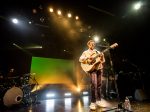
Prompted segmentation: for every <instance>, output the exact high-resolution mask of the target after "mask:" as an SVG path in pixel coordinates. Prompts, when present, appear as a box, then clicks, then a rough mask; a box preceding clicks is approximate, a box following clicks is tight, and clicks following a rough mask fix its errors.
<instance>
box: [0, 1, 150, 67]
mask: <svg viewBox="0 0 150 112" xmlns="http://www.w3.org/2000/svg"><path fill="white" fill-rule="evenodd" d="M134 2H136V1H135V0H111V1H110V0H84V1H81V0H80V1H79V0H74V1H73V0H24V1H22V0H13V1H12V0H11V1H10V0H1V4H0V25H1V27H0V33H1V38H0V47H1V48H0V50H1V52H2V55H1V60H3V59H2V58H4V57H7V58H9V57H10V53H11V55H12V54H13V55H12V56H14V57H15V56H16V55H15V54H16V53H18V52H24V53H25V54H27V55H30V56H40V57H56V58H67V59H77V58H78V57H79V55H80V53H81V52H82V51H83V50H84V49H85V45H86V42H87V40H88V39H90V38H89V36H92V35H93V34H98V35H101V36H102V37H104V38H106V39H107V41H108V42H109V43H110V44H112V43H115V42H117V43H118V44H119V46H118V48H116V49H115V50H113V51H112V52H111V53H112V59H113V60H114V64H116V65H117V64H120V63H123V62H122V61H123V60H128V63H130V64H131V65H133V64H134V65H136V66H137V67H140V68H142V69H146V70H148V66H147V65H148V64H149V63H148V59H149V55H148V48H149V46H148V45H149V43H148V38H149V37H150V34H149V29H150V28H149V27H150V23H149V19H150V2H149V1H148V0H143V1H142V2H143V3H144V5H143V7H142V9H140V10H139V11H137V12H133V11H131V4H132V3H134ZM49 6H53V7H54V8H56V9H58V8H60V9H62V10H63V11H64V12H65V13H66V12H67V11H71V12H72V13H73V14H77V15H78V16H79V17H80V22H81V23H82V24H81V25H80V26H79V27H74V24H75V20H73V19H72V20H70V21H71V28H72V29H73V31H74V33H73V34H72V35H71V36H70V35H69V34H68V32H67V30H66V29H64V28H63V27H62V28H61V27H59V28H58V27H57V26H58V24H59V22H60V23H61V21H59V22H57V24H55V23H53V21H52V17H51V15H50V13H49V12H48V9H47V8H48V7H49ZM33 10H34V11H36V12H33ZM11 17H17V18H19V19H21V22H22V24H23V26H19V25H18V26H17V25H14V24H12V23H11V21H10V18H11ZM29 21H31V22H32V24H28V22H29ZM13 43H15V45H14V44H13ZM99 44H102V43H99ZM35 45H40V46H42V47H43V48H42V49H29V48H28V47H29V46H35ZM16 60H17V59H16ZM3 63H5V62H3ZM8 63H9V62H8ZM118 66H119V65H118Z"/></svg>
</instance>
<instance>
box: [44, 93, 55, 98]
mask: <svg viewBox="0 0 150 112" xmlns="http://www.w3.org/2000/svg"><path fill="white" fill-rule="evenodd" d="M46 97H47V98H53V97H55V94H54V93H48V94H46Z"/></svg>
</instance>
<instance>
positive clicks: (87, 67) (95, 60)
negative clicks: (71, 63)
mask: <svg viewBox="0 0 150 112" xmlns="http://www.w3.org/2000/svg"><path fill="white" fill-rule="evenodd" d="M117 46H118V44H117V43H114V44H112V45H111V46H109V47H108V48H106V49H104V50H103V51H101V53H97V54H96V55H94V56H92V60H90V59H89V58H88V59H87V61H86V63H83V62H82V63H81V68H82V69H83V70H84V71H85V72H90V71H92V70H94V68H96V67H97V66H98V65H99V64H100V63H101V60H100V57H101V55H102V53H105V52H107V51H108V50H109V49H112V48H115V47H117Z"/></svg>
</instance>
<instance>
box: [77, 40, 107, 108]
mask: <svg viewBox="0 0 150 112" xmlns="http://www.w3.org/2000/svg"><path fill="white" fill-rule="evenodd" d="M87 46H88V49H87V50H85V51H84V52H83V53H82V55H81V56H80V58H79V62H81V67H82V69H83V70H84V71H85V72H86V73H88V74H89V76H90V77H91V86H90V87H91V104H90V109H91V110H96V106H101V103H100V100H101V76H102V74H103V63H104V62H105V57H104V54H103V52H100V51H97V50H96V49H95V41H94V40H89V41H88V42H87Z"/></svg>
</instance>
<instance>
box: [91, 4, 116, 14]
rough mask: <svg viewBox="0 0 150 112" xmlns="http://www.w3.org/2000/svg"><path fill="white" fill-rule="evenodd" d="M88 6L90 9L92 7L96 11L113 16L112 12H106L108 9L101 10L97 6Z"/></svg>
mask: <svg viewBox="0 0 150 112" xmlns="http://www.w3.org/2000/svg"><path fill="white" fill-rule="evenodd" d="M88 7H89V8H91V9H94V10H96V11H99V12H102V13H105V14H107V15H109V16H113V17H114V16H115V15H114V14H112V13H110V12H108V11H105V10H102V9H99V8H96V7H94V6H91V5H88Z"/></svg>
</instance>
